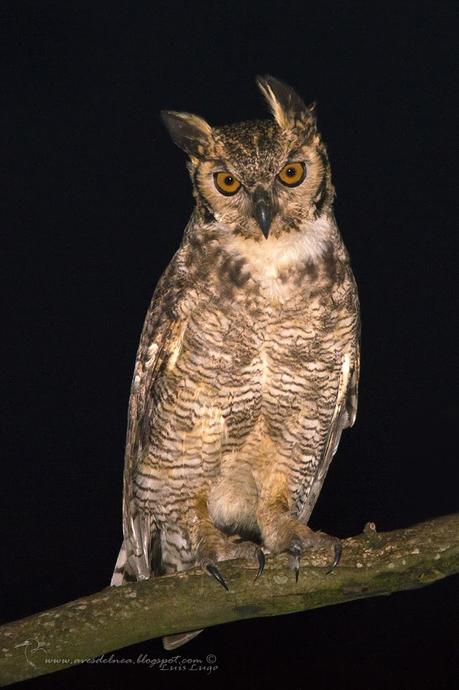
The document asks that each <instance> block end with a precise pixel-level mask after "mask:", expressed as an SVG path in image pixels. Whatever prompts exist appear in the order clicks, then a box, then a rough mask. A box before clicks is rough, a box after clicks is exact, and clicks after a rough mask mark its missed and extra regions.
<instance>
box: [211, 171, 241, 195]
mask: <svg viewBox="0 0 459 690" xmlns="http://www.w3.org/2000/svg"><path fill="white" fill-rule="evenodd" d="M214 180H215V186H216V187H217V189H218V191H219V192H221V193H222V194H225V195H226V196H232V195H233V194H236V192H237V191H238V190H239V187H240V186H241V183H240V182H239V180H238V179H237V177H234V175H232V174H231V173H229V172H218V173H215V175H214Z"/></svg>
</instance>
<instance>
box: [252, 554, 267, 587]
mask: <svg viewBox="0 0 459 690" xmlns="http://www.w3.org/2000/svg"><path fill="white" fill-rule="evenodd" d="M257 559H258V572H257V574H256V575H255V579H254V582H256V581H257V580H258V578H259V577H260V575H263V570H264V569H265V562H266V559H265V554H264V553H263V550H262V549H258V551H257Z"/></svg>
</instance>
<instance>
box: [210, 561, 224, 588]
mask: <svg viewBox="0 0 459 690" xmlns="http://www.w3.org/2000/svg"><path fill="white" fill-rule="evenodd" d="M206 570H207V572H208V573H209V574H210V575H212V577H214V578H215V579H216V580H217V582H219V583H220V584H221V586H222V587H224V588H225V589H226V591H227V592H229V589H228V585H227V584H226V582H225V579H224V577H223V575H222V574H221V572H220V571H219V569H218V568H217V566H216V565H215V564H214V563H209V565H207V566H206Z"/></svg>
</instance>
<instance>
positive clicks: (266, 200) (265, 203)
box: [252, 187, 274, 239]
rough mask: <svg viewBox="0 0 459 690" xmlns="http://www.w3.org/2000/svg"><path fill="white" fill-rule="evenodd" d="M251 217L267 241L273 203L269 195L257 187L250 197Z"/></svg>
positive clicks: (272, 213) (272, 214)
mask: <svg viewBox="0 0 459 690" xmlns="http://www.w3.org/2000/svg"><path fill="white" fill-rule="evenodd" d="M252 203H253V215H254V216H255V220H256V221H257V223H258V225H259V226H260V228H261V232H262V233H263V235H264V236H265V238H266V239H268V236H269V229H270V227H271V223H272V220H273V216H274V209H273V202H272V199H271V196H270V194H269V193H268V192H267V191H266V190H265V189H263V188H262V187H258V188H257V189H256V190H255V191H254V193H253V195H252Z"/></svg>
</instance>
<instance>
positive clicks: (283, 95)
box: [257, 74, 315, 129]
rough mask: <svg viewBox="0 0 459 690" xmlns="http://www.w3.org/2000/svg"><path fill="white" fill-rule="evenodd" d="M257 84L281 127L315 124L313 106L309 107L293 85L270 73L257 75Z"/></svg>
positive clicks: (288, 127) (289, 127)
mask: <svg viewBox="0 0 459 690" xmlns="http://www.w3.org/2000/svg"><path fill="white" fill-rule="evenodd" d="M257 85H258V88H259V89H260V91H261V93H262V94H263V96H264V97H265V99H266V101H267V103H268V105H269V108H270V110H271V112H272V114H273V115H274V119H275V120H276V122H277V124H278V125H279V127H281V128H282V129H291V128H292V127H296V126H298V125H301V126H303V127H305V126H307V127H310V126H311V125H315V115H314V110H313V108H312V107H309V108H308V107H307V106H306V105H305V104H304V102H303V100H302V99H301V98H300V96H299V95H298V94H297V93H296V91H295V90H294V89H292V87H291V86H289V85H288V84H286V83H285V82H283V81H281V80H280V79H276V78H275V77H272V76H270V75H269V74H268V75H266V76H264V77H257Z"/></svg>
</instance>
